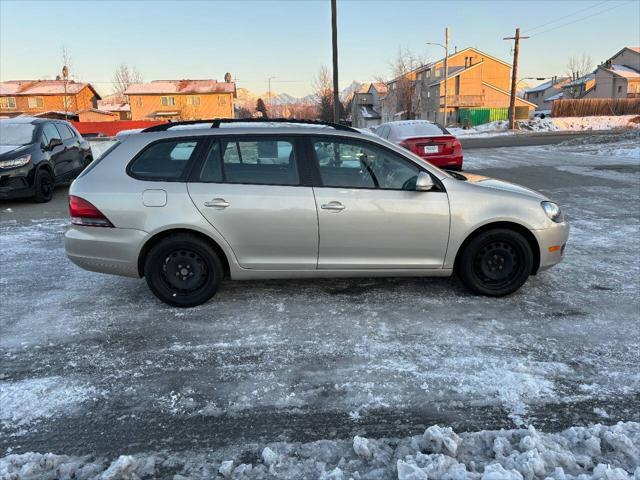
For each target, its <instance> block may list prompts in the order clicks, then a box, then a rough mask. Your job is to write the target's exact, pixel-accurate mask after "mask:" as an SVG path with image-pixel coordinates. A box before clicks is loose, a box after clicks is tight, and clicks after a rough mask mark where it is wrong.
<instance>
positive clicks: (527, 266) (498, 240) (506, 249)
mask: <svg viewBox="0 0 640 480" xmlns="http://www.w3.org/2000/svg"><path fill="white" fill-rule="evenodd" d="M532 269H533V252H532V251H531V246H530V245H529V242H527V240H526V239H525V238H524V237H523V236H522V235H521V234H519V233H518V232H516V231H513V230H509V229H503V228H497V229H493V230H488V231H486V232H482V233H480V234H479V235H478V236H476V237H475V238H473V239H472V240H471V242H469V244H468V245H467V246H466V248H465V250H464V251H463V253H462V257H461V258H460V263H459V265H458V274H459V276H460V279H461V280H462V282H463V283H464V284H465V285H466V286H467V287H468V288H469V289H471V290H473V291H474V292H476V293H480V294H482V295H489V296H494V297H500V296H503V295H509V294H510V293H513V292H515V291H516V290H518V289H519V288H520V287H521V286H522V285H524V283H525V282H526V281H527V278H529V275H530V274H531V271H532Z"/></svg>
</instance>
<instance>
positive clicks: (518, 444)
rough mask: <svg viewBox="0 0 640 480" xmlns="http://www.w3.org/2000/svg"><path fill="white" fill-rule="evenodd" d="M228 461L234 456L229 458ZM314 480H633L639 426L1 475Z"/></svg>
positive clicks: (57, 458)
mask: <svg viewBox="0 0 640 480" xmlns="http://www.w3.org/2000/svg"><path fill="white" fill-rule="evenodd" d="M230 456H233V457H235V458H229V457H230ZM216 477H217V478H220V477H222V478H229V479H237V480H242V479H263V478H280V479H302V478H305V479H307V478H308V479H321V480H348V479H361V480H364V479H368V480H383V479H391V478H397V479H399V480H429V479H443V480H445V479H449V480H465V479H469V480H534V479H540V480H543V479H544V480H589V479H592V480H625V479H638V478H640V423H632V422H629V423H618V424H617V425H613V426H604V425H594V426H591V427H572V428H569V429H567V430H565V431H563V432H560V433H542V432H539V431H537V430H536V429H535V428H533V427H529V428H528V429H526V430H525V429H521V430H500V431H486V430H485V431H481V432H475V433H462V434H460V435H458V434H456V433H455V432H454V431H453V430H452V429H451V428H442V427H438V426H432V427H429V428H428V429H427V430H426V431H425V432H424V433H423V434H422V435H416V436H413V437H407V438H403V439H381V440H374V439H368V438H364V437H358V436H356V437H355V438H354V439H353V441H347V440H335V441H329V440H320V441H317V442H312V443H306V444H301V443H272V444H269V445H268V446H266V447H264V448H263V449H262V453H261V454H260V450H259V449H256V450H255V451H253V450H244V451H240V452H237V453H236V454H233V455H231V454H229V452H228V451H225V452H222V451H219V452H184V453H182V454H169V453H162V452H161V453H156V454H135V455H121V456H120V457H118V458H117V459H115V460H112V461H111V460H109V459H106V458H96V457H93V456H84V457H71V456H66V455H54V454H50V453H49V454H39V453H25V454H20V455H17V454H11V455H7V456H6V457H4V458H2V459H0V478H3V479H4V478H7V479H16V480H20V479H21V480H29V479H38V480H46V479H60V480H63V479H77V480H107V479H110V480H115V479H151V478H154V479H155V478H158V479H172V480H183V479H187V478H188V479H208V478H216Z"/></svg>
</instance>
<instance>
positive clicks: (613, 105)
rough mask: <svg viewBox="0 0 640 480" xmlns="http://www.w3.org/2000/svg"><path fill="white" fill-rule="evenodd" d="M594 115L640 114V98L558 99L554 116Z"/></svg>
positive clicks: (553, 108)
mask: <svg viewBox="0 0 640 480" xmlns="http://www.w3.org/2000/svg"><path fill="white" fill-rule="evenodd" d="M594 115H640V98H580V99H575V100H556V101H555V102H553V107H552V109H551V116H552V117H592V116H594Z"/></svg>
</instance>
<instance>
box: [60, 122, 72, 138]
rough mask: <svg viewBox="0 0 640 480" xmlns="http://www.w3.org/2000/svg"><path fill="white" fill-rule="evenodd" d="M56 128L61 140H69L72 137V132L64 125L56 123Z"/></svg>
mask: <svg viewBox="0 0 640 480" xmlns="http://www.w3.org/2000/svg"><path fill="white" fill-rule="evenodd" d="M56 128H57V129H58V131H59V132H60V136H61V137H62V140H69V139H71V138H73V137H74V135H73V132H72V131H71V130H69V128H68V127H67V126H66V125H63V124H62V123H57V124H56Z"/></svg>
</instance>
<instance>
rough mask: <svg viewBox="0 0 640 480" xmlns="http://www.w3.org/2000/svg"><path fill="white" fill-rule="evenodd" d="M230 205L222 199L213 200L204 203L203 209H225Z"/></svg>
mask: <svg viewBox="0 0 640 480" xmlns="http://www.w3.org/2000/svg"><path fill="white" fill-rule="evenodd" d="M229 205H231V204H230V203H229V202H227V201H226V200H225V199H224V198H214V199H213V200H211V201H210V202H204V206H205V207H214V208H227V207H228V206H229Z"/></svg>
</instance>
